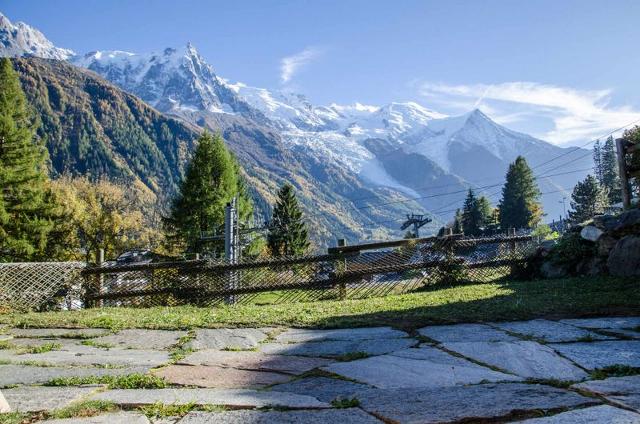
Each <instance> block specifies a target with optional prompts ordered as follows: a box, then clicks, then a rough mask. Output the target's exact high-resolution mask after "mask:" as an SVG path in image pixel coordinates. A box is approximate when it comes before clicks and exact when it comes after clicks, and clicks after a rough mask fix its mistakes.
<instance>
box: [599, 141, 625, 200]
mask: <svg viewBox="0 0 640 424" xmlns="http://www.w3.org/2000/svg"><path fill="white" fill-rule="evenodd" d="M601 155H602V156H601V159H600V162H601V167H602V180H601V181H600V184H601V185H602V187H603V188H604V189H605V190H606V191H607V196H608V199H609V203H610V204H615V203H619V202H621V201H622V188H621V187H622V186H621V183H620V176H619V175H618V159H617V155H616V147H615V142H614V140H613V137H612V136H609V138H607V141H605V143H604V146H603V147H602V153H601Z"/></svg>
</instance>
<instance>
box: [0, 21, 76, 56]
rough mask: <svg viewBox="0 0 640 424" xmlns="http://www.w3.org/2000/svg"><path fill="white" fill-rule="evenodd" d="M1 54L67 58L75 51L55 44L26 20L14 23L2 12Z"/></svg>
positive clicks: (0, 30)
mask: <svg viewBox="0 0 640 424" xmlns="http://www.w3.org/2000/svg"><path fill="white" fill-rule="evenodd" d="M0 56H6V57H20V56H36V57H42V58H45V59H57V60H67V59H69V58H71V57H73V56H75V53H74V52H73V51H72V50H69V49H62V48H59V47H56V46H54V45H53V43H52V42H51V41H49V40H48V39H47V38H46V37H45V36H44V34H42V33H41V32H40V31H38V30H37V29H35V28H33V27H31V26H29V25H27V24H25V23H24V22H16V23H15V24H12V23H11V21H10V20H9V18H7V17H6V16H4V15H3V14H1V13H0Z"/></svg>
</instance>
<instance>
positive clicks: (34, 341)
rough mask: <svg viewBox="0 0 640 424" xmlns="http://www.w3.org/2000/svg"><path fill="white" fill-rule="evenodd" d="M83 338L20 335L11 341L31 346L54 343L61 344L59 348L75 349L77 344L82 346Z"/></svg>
mask: <svg viewBox="0 0 640 424" xmlns="http://www.w3.org/2000/svg"><path fill="white" fill-rule="evenodd" d="M81 342H82V340H79V339H66V338H59V337H58V338H44V337H38V338H31V337H19V338H15V339H13V340H11V341H9V343H10V344H11V345H14V346H21V347H29V346H44V345H46V344H50V343H54V344H56V345H60V347H59V348H57V350H69V349H75V348H76V347H77V346H82V344H81Z"/></svg>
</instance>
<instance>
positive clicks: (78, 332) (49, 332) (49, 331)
mask: <svg viewBox="0 0 640 424" xmlns="http://www.w3.org/2000/svg"><path fill="white" fill-rule="evenodd" d="M8 331H9V333H10V334H13V335H14V336H16V337H49V338H51V337H71V338H74V337H75V338H89V337H99V336H106V335H107V334H110V333H111V331H110V330H108V329H106V328H10V329H9V330H8Z"/></svg>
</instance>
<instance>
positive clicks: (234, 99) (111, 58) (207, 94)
mask: <svg viewBox="0 0 640 424" xmlns="http://www.w3.org/2000/svg"><path fill="white" fill-rule="evenodd" d="M5 19H6V18H5ZM2 22H4V21H2ZM6 22H8V21H6ZM9 25H10V23H9ZM22 25H24V24H22ZM24 27H27V26H24ZM24 27H20V28H18V27H17V26H15V27H12V28H17V29H16V30H15V31H13V32H12V33H11V34H13V35H12V36H11V37H12V38H11V39H24V38H25V37H27V35H26V34H32V33H33V34H35V33H37V34H38V35H39V37H41V38H42V39H43V40H40V42H39V43H38V46H39V47H37V48H33V47H31V50H30V51H32V52H33V54H37V52H39V51H41V52H43V55H44V56H43V57H53V56H52V54H53V53H52V52H66V53H65V55H61V53H60V54H59V55H58V56H57V57H55V58H63V59H67V60H69V61H70V62H71V63H73V64H75V65H77V66H81V67H84V68H87V69H90V70H92V71H94V72H96V73H97V74H99V75H101V76H102V77H104V78H106V79H108V80H110V81H111V82H113V83H115V84H116V85H118V86H119V87H121V88H122V89H124V90H126V91H128V92H130V93H133V94H135V95H136V96H138V97H140V98H141V99H142V100H144V101H145V102H147V103H148V104H150V105H152V106H154V107H155V108H156V109H158V110H160V111H161V112H165V113H169V114H173V115H178V116H180V117H182V118H184V119H186V120H188V121H190V122H191V123H194V124H196V125H200V126H210V127H212V129H221V131H222V132H223V134H224V135H225V137H233V136H234V135H237V134H238V133H239V132H240V133H243V137H245V138H244V139H243V140H244V141H243V142H238V144H237V146H236V148H237V149H239V150H241V151H242V153H241V154H240V155H241V156H242V154H245V155H246V160H247V161H248V162H249V163H250V165H251V166H255V167H264V166H267V164H265V163H263V161H264V160H266V159H265V158H267V157H268V156H269V155H271V154H272V153H273V152H276V151H277V152H280V153H278V155H280V154H281V152H282V151H289V152H291V154H292V155H294V156H295V157H296V158H297V159H296V160H298V161H299V162H301V163H303V164H304V166H305V167H308V168H309V169H310V172H311V174H312V177H313V178H316V179H317V181H323V179H325V178H326V176H327V175H330V174H332V173H335V172H341V173H342V175H341V177H339V178H335V180H336V181H342V183H340V184H345V183H344V181H346V180H347V179H352V178H355V179H356V180H358V181H361V182H362V184H363V185H364V186H366V187H368V188H369V189H371V190H374V191H375V190H387V189H390V190H395V191H400V192H402V193H404V194H405V196H406V195H409V196H411V197H415V198H421V199H419V201H420V202H421V204H422V205H423V207H424V208H425V209H427V210H431V211H433V210H437V209H442V207H443V206H444V205H447V204H450V203H451V202H454V203H455V201H456V198H460V201H461V200H462V198H463V197H464V194H460V195H456V196H457V197H456V196H448V195H446V193H447V192H456V191H462V190H464V188H466V187H473V186H475V187H479V186H480V187H481V186H484V185H487V182H496V181H501V180H502V179H503V178H504V174H505V172H506V170H507V167H508V164H509V163H510V162H512V161H513V160H514V159H515V158H516V157H517V156H518V155H524V156H525V157H526V158H527V159H528V160H529V162H530V163H531V164H533V165H536V164H539V163H543V162H545V161H546V160H548V159H550V158H552V157H555V156H557V155H560V154H562V153H563V152H565V151H566V150H565V149H562V148H560V147H557V146H554V145H551V144H549V143H546V142H544V141H542V140H539V139H536V138H534V137H531V136H529V135H526V134H522V133H518V132H515V131H512V130H509V129H507V128H505V127H503V126H501V125H499V124H497V123H495V122H494V121H492V120H491V119H490V118H489V117H488V116H487V115H485V114H484V113H482V112H481V111H479V110H474V111H471V112H469V113H466V114H464V115H461V116H446V115H444V114H441V113H438V112H436V111H433V110H430V109H428V108H426V107H424V106H422V105H420V104H418V103H416V102H394V103H390V104H387V105H383V106H371V105H362V104H358V103H356V104H353V105H338V104H331V105H327V106H318V105H314V104H313V103H312V102H310V101H309V100H308V99H306V98H305V97H304V96H303V95H300V94H294V93H288V92H281V91H277V90H269V89H265V88H256V87H251V86H249V85H247V84H244V83H240V82H235V83H234V82H230V80H228V79H225V78H222V77H220V76H218V75H216V73H215V72H214V69H213V67H212V66H211V65H209V64H208V63H207V62H206V61H205V60H204V58H203V57H202V56H200V54H199V53H198V52H197V50H196V49H195V47H194V46H192V45H191V44H188V45H187V46H185V47H182V48H177V49H176V48H166V49H164V50H162V51H161V52H158V53H149V54H137V53H129V52H123V51H96V52H91V53H88V54H85V55H82V56H80V55H76V56H72V52H70V51H68V50H64V49H56V48H55V47H54V46H53V45H52V44H51V43H50V42H48V41H47V40H46V39H45V38H44V36H42V34H40V33H39V32H37V31H36V30H34V29H32V28H29V29H28V30H24V32H25V34H22V32H23V31H22V30H21V28H24ZM5 38H7V37H6V35H2V34H0V40H2V41H3V43H4V45H5V46H7V45H9V46H10V47H4V46H2V45H0V54H2V55H5V56H6V55H10V56H12V55H20V52H19V49H20V46H22V45H18V47H16V44H15V43H13V44H11V43H7V42H6V41H5ZM45 46H46V47H47V48H46V49H45ZM25 49H26V47H25ZM52 49H53V50H52ZM24 54H31V53H27V51H26V50H25V51H24ZM255 128H259V129H260V132H259V134H260V135H257V133H256V132H255V131H256V130H255ZM264 134H269V135H268V136H265V135H264ZM247 140H250V141H251V143H247V142H246V141H247ZM256 146H258V147H259V148H260V149H264V150H265V151H266V152H267V154H265V155H254V154H253V153H252V149H254V148H255V147H256ZM270 150H272V151H271V153H269V151H270ZM269 160H271V159H269ZM279 160H281V159H277V160H275V161H276V162H277V161H279ZM589 166H591V160H590V158H584V159H581V160H580V161H577V162H575V163H573V164H572V169H578V168H587V167H589ZM337 170H339V171H337ZM278 173H279V174H282V172H280V171H278ZM347 174H348V175H349V177H347V176H346V175H347ZM585 174H586V172H583V173H576V174H572V175H567V176H566V177H564V176H563V177H553V178H544V179H543V178H541V179H540V185H541V188H542V190H543V192H544V191H549V189H550V188H552V189H553V190H550V191H555V193H549V195H548V196H547V197H545V198H543V202H544V206H545V209H546V211H547V212H548V213H549V214H550V215H552V216H557V215H558V214H559V212H560V210H561V207H562V206H561V205H559V204H558V201H557V200H558V199H561V198H562V197H563V196H565V195H566V194H567V192H566V191H565V192H563V191H562V190H561V189H567V190H570V189H571V188H572V187H573V185H574V184H575V182H576V181H578V180H579V179H581V178H583V177H584V175H585ZM438 187H446V189H437V188H438ZM332 189H333V190H339V191H343V190H344V187H342V186H339V185H338V186H333V187H332ZM432 194H433V195H435V196H431V195H432ZM347 197H348V196H347ZM355 198H357V196H355ZM492 200H494V201H496V200H497V197H494V198H493V199H492ZM357 206H359V205H357ZM451 215H452V214H451V213H448V214H447V215H446V216H442V218H443V219H447V218H448V217H449V216H451Z"/></svg>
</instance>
